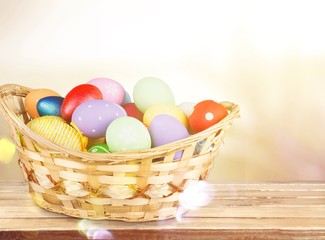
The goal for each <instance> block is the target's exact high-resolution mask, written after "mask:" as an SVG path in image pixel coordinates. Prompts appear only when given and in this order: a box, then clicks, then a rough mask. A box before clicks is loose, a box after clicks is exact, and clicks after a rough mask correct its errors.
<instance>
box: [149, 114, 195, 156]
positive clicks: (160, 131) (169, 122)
mask: <svg viewBox="0 0 325 240" xmlns="http://www.w3.org/2000/svg"><path fill="white" fill-rule="evenodd" d="M149 133H150V136H151V140H152V146H153V147H157V146H161V145H164V144H167V143H170V142H174V141H177V140H181V139H183V138H186V137H188V136H189V133H188V131H187V129H186V128H185V126H184V125H183V124H182V123H181V122H180V121H179V120H177V119H176V118H175V117H173V116H170V115H167V114H160V115H158V116H156V117H155V118H154V119H153V120H152V121H151V124H150V126H149ZM181 154H182V152H181V151H179V152H177V153H176V154H175V159H176V158H180V157H181Z"/></svg>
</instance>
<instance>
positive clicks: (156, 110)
mask: <svg viewBox="0 0 325 240" xmlns="http://www.w3.org/2000/svg"><path fill="white" fill-rule="evenodd" d="M159 114H168V115H170V116H173V117H175V118H176V119H178V121H180V122H181V123H182V124H183V125H184V126H185V127H186V128H187V129H188V128H189V124H188V119H187V116H186V114H185V113H184V112H183V111H182V110H181V109H180V108H178V107H177V106H175V105H173V104H155V105H152V106H150V107H149V108H148V109H147V111H145V113H144V115H143V123H144V124H145V125H146V126H150V123H151V121H152V119H153V118H154V117H156V116H157V115H159Z"/></svg>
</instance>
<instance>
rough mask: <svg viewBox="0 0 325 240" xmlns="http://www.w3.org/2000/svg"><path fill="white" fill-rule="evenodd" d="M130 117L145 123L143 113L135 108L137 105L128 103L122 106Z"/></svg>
mask: <svg viewBox="0 0 325 240" xmlns="http://www.w3.org/2000/svg"><path fill="white" fill-rule="evenodd" d="M122 107H123V108H124V110H125V111H126V113H127V115H128V116H129V117H134V118H136V119H138V120H139V121H141V122H142V121H143V113H142V112H141V111H140V110H139V109H138V108H137V107H136V106H135V103H127V104H124V105H123V106H122Z"/></svg>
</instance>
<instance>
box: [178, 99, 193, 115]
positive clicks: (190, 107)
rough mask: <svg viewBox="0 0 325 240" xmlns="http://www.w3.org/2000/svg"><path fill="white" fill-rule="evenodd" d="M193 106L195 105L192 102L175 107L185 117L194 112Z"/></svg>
mask: <svg viewBox="0 0 325 240" xmlns="http://www.w3.org/2000/svg"><path fill="white" fill-rule="evenodd" d="M195 104H196V103H194V102H182V103H180V104H178V105H177V107H178V108H179V109H181V110H182V111H183V112H184V113H185V114H186V116H190V115H191V114H192V112H193V111H194V106H195Z"/></svg>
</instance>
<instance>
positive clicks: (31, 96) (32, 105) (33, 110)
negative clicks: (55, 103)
mask: <svg viewBox="0 0 325 240" xmlns="http://www.w3.org/2000/svg"><path fill="white" fill-rule="evenodd" d="M49 96H60V94H58V93H57V92H55V91H53V90H51V89H46V88H38V89H34V90H32V91H30V92H29V93H28V94H27V95H26V98H25V107H26V110H27V113H28V114H29V116H30V117H31V118H32V119H34V118H37V117H39V114H38V112H37V107H36V106H37V102H38V101H39V100H40V99H42V98H44V97H49Z"/></svg>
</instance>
